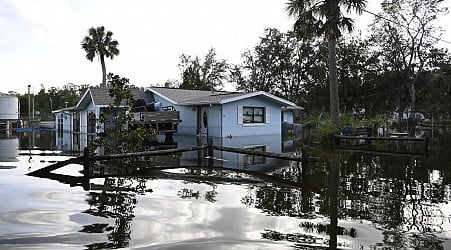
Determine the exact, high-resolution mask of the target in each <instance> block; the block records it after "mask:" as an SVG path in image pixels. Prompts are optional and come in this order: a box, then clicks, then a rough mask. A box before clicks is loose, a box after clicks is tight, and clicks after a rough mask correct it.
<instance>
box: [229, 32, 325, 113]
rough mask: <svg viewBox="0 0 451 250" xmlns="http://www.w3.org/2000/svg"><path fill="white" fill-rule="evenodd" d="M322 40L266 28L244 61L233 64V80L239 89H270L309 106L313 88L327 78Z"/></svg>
mask: <svg viewBox="0 0 451 250" xmlns="http://www.w3.org/2000/svg"><path fill="white" fill-rule="evenodd" d="M319 43H321V42H317V41H304V42H300V41H299V40H298V38H297V37H296V35H295V34H294V33H293V32H288V33H282V32H280V31H279V30H277V29H266V30H265V34H264V36H263V37H262V38H261V39H260V42H259V44H257V45H256V46H255V47H254V50H253V51H249V50H248V51H246V52H245V53H244V54H243V55H242V58H243V63H242V64H240V65H235V66H234V67H233V68H232V70H231V73H230V80H231V82H234V83H236V85H237V89H238V90H242V91H245V92H252V91H266V92H268V93H271V94H274V95H276V96H282V97H284V98H286V99H287V100H289V101H291V102H294V103H297V104H300V105H302V106H305V105H307V104H309V103H308V102H306V99H305V96H306V93H307V91H308V90H309V88H310V87H312V86H315V85H319V84H322V85H325V84H324V83H323V82H322V81H326V80H325V79H326V74H325V70H318V69H319V68H321V67H326V66H325V60H323V59H324V58H322V54H320V53H318V50H319V49H321V48H319V46H318V44H319ZM326 82H327V81H326Z"/></svg>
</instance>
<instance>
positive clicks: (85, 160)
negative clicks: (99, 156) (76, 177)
mask: <svg viewBox="0 0 451 250" xmlns="http://www.w3.org/2000/svg"><path fill="white" fill-rule="evenodd" d="M83 174H84V176H85V177H86V176H88V175H89V148H88V147H85V148H84V149H83Z"/></svg>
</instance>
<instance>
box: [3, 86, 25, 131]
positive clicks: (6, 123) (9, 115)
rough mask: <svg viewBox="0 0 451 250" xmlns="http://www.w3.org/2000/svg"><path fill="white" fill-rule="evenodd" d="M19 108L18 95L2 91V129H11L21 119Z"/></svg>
mask: <svg viewBox="0 0 451 250" xmlns="http://www.w3.org/2000/svg"><path fill="white" fill-rule="evenodd" d="M19 110H20V103H19V98H17V96H14V95H8V94H3V93H0V130H9V129H10V128H11V124H12V123H13V122H17V121H18V120H19Z"/></svg>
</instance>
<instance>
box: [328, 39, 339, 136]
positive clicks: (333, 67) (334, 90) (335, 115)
mask: <svg viewBox="0 0 451 250" xmlns="http://www.w3.org/2000/svg"><path fill="white" fill-rule="evenodd" d="M336 46H337V39H336V38H335V36H334V35H333V34H329V39H328V47H329V55H328V57H329V58H328V59H329V96H330V116H331V118H332V122H333V123H334V124H335V126H336V127H337V128H339V126H340V119H339V99H338V79H337V49H336Z"/></svg>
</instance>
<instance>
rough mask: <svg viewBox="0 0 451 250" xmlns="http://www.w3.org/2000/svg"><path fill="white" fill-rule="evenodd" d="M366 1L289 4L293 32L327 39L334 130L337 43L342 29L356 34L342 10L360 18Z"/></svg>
mask: <svg viewBox="0 0 451 250" xmlns="http://www.w3.org/2000/svg"><path fill="white" fill-rule="evenodd" d="M365 6H366V0H325V1H324V0H290V1H289V2H288V5H287V7H286V11H287V12H288V15H289V16H291V17H294V18H295V19H296V21H295V23H294V30H295V32H297V33H298V34H299V36H300V37H303V38H305V39H308V38H311V37H312V36H325V37H326V39H327V42H328V63H329V96H330V113H331V118H332V121H333V122H334V124H335V126H337V127H338V126H339V124H340V120H339V98H338V79H337V59H336V43H337V38H339V37H340V36H341V29H343V28H345V29H347V30H348V31H349V32H351V31H352V30H353V27H354V26H353V23H354V21H353V20H352V19H351V18H348V17H344V16H343V15H342V12H341V8H345V9H346V11H347V12H348V13H349V12H351V11H352V10H354V11H355V12H356V13H358V14H361V12H362V10H363V9H364V8H365Z"/></svg>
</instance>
